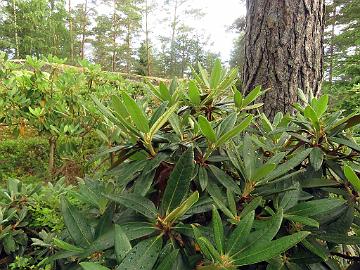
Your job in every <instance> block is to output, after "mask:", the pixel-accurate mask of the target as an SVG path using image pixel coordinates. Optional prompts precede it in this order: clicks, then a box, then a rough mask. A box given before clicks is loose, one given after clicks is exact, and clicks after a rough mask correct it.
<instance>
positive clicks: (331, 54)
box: [329, 1, 336, 88]
mask: <svg viewBox="0 0 360 270" xmlns="http://www.w3.org/2000/svg"><path fill="white" fill-rule="evenodd" d="M332 8H333V11H332V17H331V19H332V23H331V36H330V49H329V57H330V62H329V83H330V88H331V87H332V82H333V70H334V38H335V23H336V19H335V17H336V4H335V1H334V3H333V7H332Z"/></svg>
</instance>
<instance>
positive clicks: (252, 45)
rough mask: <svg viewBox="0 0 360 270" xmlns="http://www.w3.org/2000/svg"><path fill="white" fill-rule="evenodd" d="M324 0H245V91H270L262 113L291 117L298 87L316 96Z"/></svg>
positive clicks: (318, 90)
mask: <svg viewBox="0 0 360 270" xmlns="http://www.w3.org/2000/svg"><path fill="white" fill-rule="evenodd" d="M324 4H325V3H324V0H276V1H268V0H247V1H246V7H247V17H246V33H245V63H244V69H243V87H244V89H243V90H244V93H245V94H247V93H248V92H250V91H251V90H252V89H253V88H254V87H255V86H257V85H261V86H262V87H263V89H267V88H270V91H268V92H267V93H266V94H265V95H263V96H262V102H264V107H263V111H264V113H265V114H266V115H267V116H269V117H270V118H273V116H274V115H275V114H276V112H278V111H280V112H284V113H286V112H291V111H292V107H291V104H293V103H294V102H296V101H297V88H300V89H302V90H304V92H306V93H307V92H309V90H312V91H313V92H314V94H315V95H317V94H319V92H320V87H321V80H322V66H323V32H324V10H325V5H324Z"/></svg>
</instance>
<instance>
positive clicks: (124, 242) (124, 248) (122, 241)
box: [115, 224, 131, 263]
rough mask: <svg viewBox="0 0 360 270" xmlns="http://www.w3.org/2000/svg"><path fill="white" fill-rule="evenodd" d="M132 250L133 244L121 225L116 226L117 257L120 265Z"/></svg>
mask: <svg viewBox="0 0 360 270" xmlns="http://www.w3.org/2000/svg"><path fill="white" fill-rule="evenodd" d="M130 250H131V244H130V241H129V239H128V237H127V236H126V234H125V233H124V231H123V229H122V228H121V226H120V225H118V224H115V255H116V260H117V262H118V263H120V262H121V261H122V259H123V258H124V257H125V256H126V254H127V253H128V252H129V251H130Z"/></svg>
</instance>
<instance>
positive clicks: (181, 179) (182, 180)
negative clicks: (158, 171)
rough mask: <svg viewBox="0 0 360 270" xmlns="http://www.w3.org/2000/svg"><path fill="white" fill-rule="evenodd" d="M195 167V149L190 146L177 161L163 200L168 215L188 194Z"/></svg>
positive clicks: (163, 207)
mask: <svg viewBox="0 0 360 270" xmlns="http://www.w3.org/2000/svg"><path fill="white" fill-rule="evenodd" d="M193 169H194V150H193V149H192V148H191V147H190V148H189V149H188V150H186V151H185V152H184V153H183V154H182V155H181V157H180V158H179V160H178V161H177V163H176V165H175V168H174V170H173V171H172V172H171V174H170V177H169V180H168V182H167V186H166V188H165V191H164V196H163V200H162V209H163V210H164V211H165V213H166V215H168V214H169V213H170V212H171V211H172V210H174V209H175V208H176V207H178V206H179V205H180V203H181V202H182V201H183V200H184V198H185V197H186V196H187V192H188V190H189V185H190V181H191V178H192V174H193Z"/></svg>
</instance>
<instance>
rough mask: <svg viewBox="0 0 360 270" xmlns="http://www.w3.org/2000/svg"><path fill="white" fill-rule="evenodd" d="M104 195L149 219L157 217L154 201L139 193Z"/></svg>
mask: <svg viewBox="0 0 360 270" xmlns="http://www.w3.org/2000/svg"><path fill="white" fill-rule="evenodd" d="M104 196H105V197H107V198H109V199H110V200H113V201H114V202H117V203H120V204H122V205H124V206H126V207H128V208H131V209H132V210H134V211H136V212H139V213H140V214H142V215H144V216H145V217H148V218H151V219H155V218H156V217H157V210H156V208H155V205H154V203H153V202H152V201H150V200H149V199H147V198H145V197H143V196H141V195H139V194H135V193H128V194H126V193H125V194H121V195H118V196H114V195H107V194H104Z"/></svg>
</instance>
